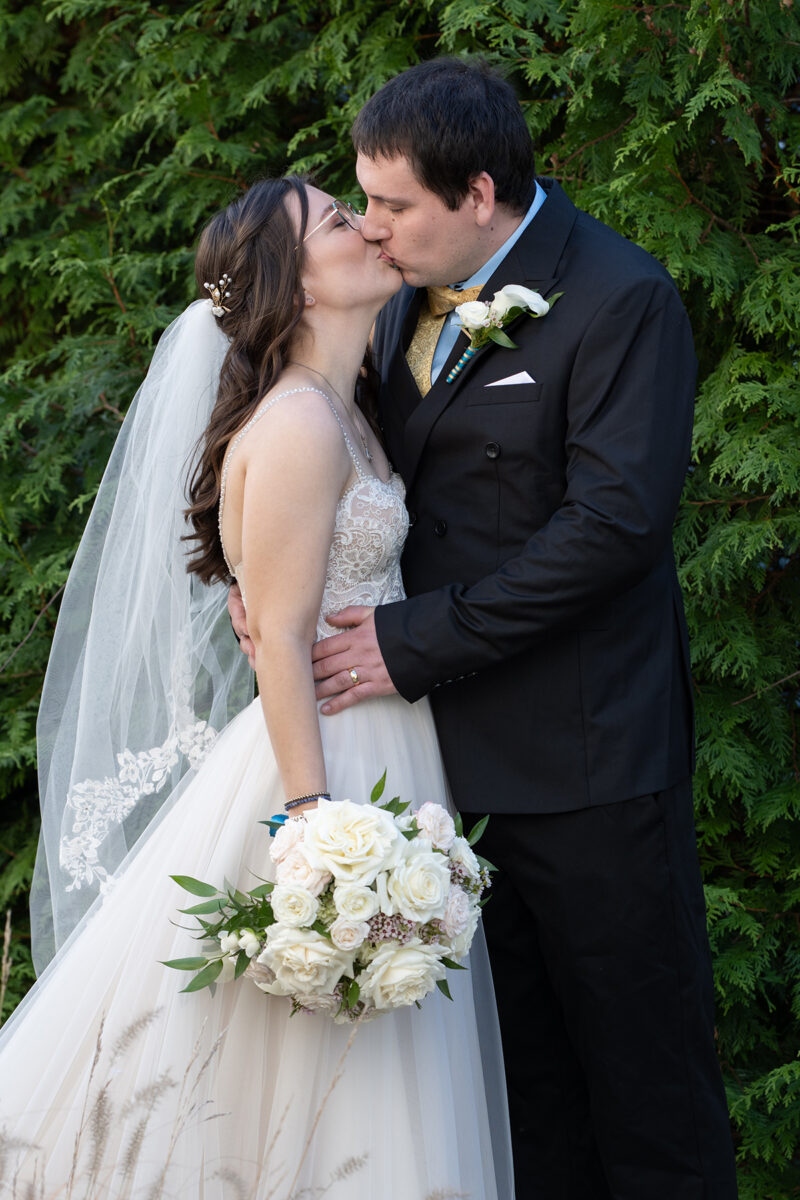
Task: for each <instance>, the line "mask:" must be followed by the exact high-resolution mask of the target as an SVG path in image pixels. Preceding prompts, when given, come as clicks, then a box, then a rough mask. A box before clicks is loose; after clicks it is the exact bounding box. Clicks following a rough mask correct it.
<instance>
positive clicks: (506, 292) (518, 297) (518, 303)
mask: <svg viewBox="0 0 800 1200" xmlns="http://www.w3.org/2000/svg"><path fill="white" fill-rule="evenodd" d="M495 302H496V303H497V306H498V309H499V307H500V306H501V305H503V304H505V306H506V307H505V310H504V311H505V312H508V310H509V308H528V309H530V311H531V312H532V313H534V314H535V315H536V316H537V317H543V316H544V315H545V313H548V312H549V311H550V305H549V304H548V302H547V301H546V300H545V298H544V296H542V295H540V294H539V292H534V291H532V290H531V289H530V288H526V287H523V286H522V284H521V283H507V284H506V286H505V287H504V288H501V289H500V291H499V292H495V294H494V300H493V301H492V305H493V306H494V304H495Z"/></svg>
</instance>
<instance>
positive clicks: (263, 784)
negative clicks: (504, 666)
mask: <svg viewBox="0 0 800 1200" xmlns="http://www.w3.org/2000/svg"><path fill="white" fill-rule="evenodd" d="M264 411H266V410H261V412H260V413H259V414H258V416H259V417H260V416H261V415H263V412H264ZM348 445H349V443H348ZM350 452H351V455H352V457H353V460H354V463H355V467H356V472H357V475H358V479H357V482H356V483H355V484H354V485H353V486H352V487H350V488H349V489H348V490H347V491H346V492H345V493H344V494H343V496H342V497H341V499H340V502H339V505H338V509H337V517H336V523H335V533H334V538H333V543H332V546H331V551H330V558H329V565H328V572H327V580H326V586H325V593H324V597H323V604H322V610H321V611H322V613H323V614H324V613H331V612H334V611H336V610H338V609H341V608H343V607H344V606H345V605H347V604H353V603H357V604H369V605H373V604H380V603H382V602H386V601H391V600H396V599H399V598H401V597H402V594H403V592H402V583H401V577H400V566H399V559H400V552H401V549H402V543H403V539H404V536H405V533H406V529H407V516H406V511H405V507H404V504H403V485H402V482H401V481H400V479H399V477H398V476H397V475H393V476H392V477H391V479H390V480H389V482H388V483H384V482H382V481H381V480H379V479H376V478H375V477H373V476H369V475H367V474H366V473H365V472H364V470H363V469H362V467H361V466H360V465H359V463H358V458H357V456H356V455H355V454H353V451H352V447H350ZM289 552H290V550H289V549H288V548H287V553H289ZM330 632H335V631H334V630H332V629H331V628H330V627H329V626H328V625H326V623H325V621H324V619H323V617H322V616H321V617H320V621H319V625H318V630H317V633H318V636H320V637H321V636H324V635H325V634H327V633H330ZM320 729H321V731H322V740H323V746H324V752H325V761H326V765H327V772H328V785H329V790H330V792H331V794H332V795H333V797H334V798H339V799H343V798H345V797H349V798H351V799H353V800H356V801H359V802H366V801H367V799H368V797H369V794H370V791H371V788H372V786H373V785H374V783H375V782H376V780H377V779H378V778H379V777H380V775H381V774H382V773H383V771H384V769H388V776H387V787H388V795H396V794H399V795H400V796H402V797H403V798H405V799H410V800H412V801H413V803H414V805H415V806H418V805H419V804H421V803H423V802H424V801H426V800H435V801H438V802H440V803H443V804H447V803H448V799H447V789H446V783H445V778H444V775H443V771H442V765H441V759H440V756H439V751H438V747H437V743H436V737H435V734H434V728H433V723H432V719H431V714H430V710H429V707H428V704H427V702H426V701H421V702H419V703H417V704H414V705H409V704H407V703H406V702H405V701H403V700H402V699H400V698H399V697H397V696H392V697H387V698H385V699H380V700H372V701H367V702H365V703H362V704H360V705H358V706H356V707H354V708H351V709H348V710H346V711H345V712H343V713H340V714H339V715H337V716H335V717H327V718H321V719H320ZM131 749H132V750H134V751H136V750H140V749H141V747H132V748H131ZM283 800H284V796H283V793H282V789H281V784H280V780H279V777H278V771H277V767H276V763H275V758H274V756H273V752H272V749H271V746H270V743H269V739H268V737H267V733H266V729H265V724H264V719H263V715H262V711H261V706H260V702H259V700H258V699H256V700H255V701H254V702H253V703H252V704H251V705H250V706H249V707H248V708H246V709H245V710H244V711H243V712H242V713H240V715H239V716H238V717H236V718H235V719H234V720H233V721H232V722H231V723H230V724H229V725H228V726H227V728H226V729H225V730H224V731H223V732H222V733H221V734H220V735H219V737H218V738H217V739H216V741H214V743H213V744H212V745H211V747H210V749H209V751H208V753H207V755H206V756H205V758H204V760H203V762H202V764H201V765H200V766H199V767H198V768H197V769H196V770H195V771H194V772H193V773H192V774H191V775H190V776H188V777H186V778H185V779H184V780H183V781H182V782H181V784H180V785H179V787H178V788H177V789H176V790H175V792H173V794H172V796H171V797H170V798H169V800H168V801H167V802H166V803H165V804H164V805H163V807H162V808H161V810H160V812H159V813H158V815H157V817H156V818H154V820H153V821H152V823H151V825H150V826H149V828H148V829H147V831H146V832H145V834H143V836H142V837H141V838H140V840H139V842H138V843H137V844H136V846H135V847H134V849H133V851H131V853H130V854H129V855H128V857H127V859H126V860H125V862H124V863H123V864H122V866H121V868H120V869H119V870H118V872H117V873H116V875H115V876H114V878H113V880H112V882H111V886H110V887H109V888H107V889H105V895H104V896H103V897H101V898H100V899H99V900H97V901H96V902H95V904H94V906H93V907H92V908H91V909H90V911H89V913H88V914H87V916H86V917H85V918H84V919H83V921H82V922H81V923H80V925H79V926H78V928H77V929H76V930H75V932H74V933H73V935H72V936H71V938H70V939H69V941H68V942H67V943H66V944H65V946H64V947H63V948H62V950H61V951H60V952H59V954H58V955H57V956H56V958H55V959H54V960H53V962H52V963H51V964H50V966H49V967H48V968H47V970H46V971H45V972H44V973H43V975H42V976H41V978H40V979H39V981H38V982H37V984H36V985H35V987H34V988H33V989H32V991H31V993H30V994H29V995H28V996H27V997H26V998H25V1000H24V1001H23V1003H22V1004H21V1005H20V1006H19V1008H18V1009H17V1011H16V1012H15V1013H14V1015H13V1016H12V1018H11V1020H10V1021H9V1022H8V1023H7V1025H6V1026H5V1027H4V1028H3V1029H2V1030H0V1196H4V1197H5V1196H8V1197H11V1196H14V1197H20V1200H22V1198H23V1197H29V1196H30V1197H31V1198H32V1200H33V1198H36V1200H38V1198H40V1197H41V1198H44V1197H48V1198H49V1197H56V1196H57V1197H72V1198H73V1200H95V1198H102V1200H123V1198H127V1197H130V1198H132V1200H138V1198H142V1200H156V1198H160V1197H164V1198H167V1197H169V1198H174V1200H195V1198H197V1200H229V1198H230V1200H234V1198H235V1200H240V1198H241V1200H244V1198H245V1197H246V1198H247V1200H301V1198H302V1200H316V1198H317V1197H322V1196H325V1197H326V1198H329V1200H445V1198H449V1197H453V1198H454V1200H455V1197H469V1198H470V1200H512V1197H513V1183H512V1172H511V1154H510V1141H509V1136H508V1119H507V1112H506V1102H505V1091H504V1086H505V1085H504V1078H503V1069H502V1055H501V1050H500V1040H499V1033H498V1028H497V1018H496V1013H495V1008H494V998H493V993H492V989H491V980H490V976H489V968H488V960H487V957H486V952H485V947H484V943H483V937H482V933H481V932H480V931H479V932H478V934H477V936H476V939H475V943H474V945H473V951H472V954H471V960H470V970H469V971H459V972H455V971H453V972H449V973H448V974H449V983H450V988H451V991H452V994H453V998H454V1000H453V1002H452V1003H451V1002H450V1001H448V1000H447V999H446V998H445V997H444V996H442V995H441V994H440V993H439V992H438V991H437V992H435V993H434V994H432V995H430V996H429V997H428V998H427V999H426V1000H425V1001H424V1002H423V1004H422V1006H421V1008H420V1009H416V1008H411V1009H404V1010H400V1011H396V1012H393V1013H389V1014H386V1015H383V1016H381V1017H379V1018H378V1019H376V1020H374V1021H372V1022H369V1023H366V1024H364V1025H362V1026H360V1027H359V1028H358V1029H357V1030H356V1032H355V1036H354V1037H353V1038H352V1044H350V1040H351V1033H352V1030H351V1028H350V1027H347V1026H340V1025H335V1024H333V1022H332V1021H330V1019H329V1018H327V1017H325V1016H324V1015H313V1016H312V1015H302V1014H301V1015H297V1016H294V1017H290V1015H289V1014H290V1008H289V1002H288V1001H287V1000H285V999H282V998H274V997H268V996H265V995H264V994H263V993H262V992H260V991H259V990H258V989H257V988H256V987H255V986H254V985H253V984H252V983H251V982H250V981H249V980H247V979H241V980H239V981H237V982H235V983H228V984H224V985H221V986H218V987H217V988H216V991H215V993H214V994H213V995H212V994H211V993H210V992H209V991H207V990H206V991H202V992H199V993H191V994H187V995H182V994H180V991H179V989H180V988H181V987H183V986H184V985H185V983H186V982H187V980H188V978H189V976H188V975H186V974H182V973H178V972H176V971H174V970H170V969H167V968H165V967H164V966H162V965H161V962H162V961H163V960H165V959H172V958H180V957H184V956H188V955H192V954H194V953H197V949H196V945H195V943H194V942H193V940H192V937H191V934H190V932H189V931H188V930H186V929H182V928H181V927H180V924H179V922H181V921H183V922H185V923H188V922H189V921H190V920H191V919H190V918H182V917H181V916H180V915H179V914H178V912H177V910H178V908H179V907H186V906H188V905H189V904H191V903H192V898H191V897H188V896H187V894H186V893H185V892H183V891H181V889H180V888H179V887H178V886H177V885H176V884H175V883H173V881H172V880H171V879H170V878H169V876H170V875H171V874H184V875H192V876H195V877H197V878H200V879H202V880H205V881H208V882H213V883H214V884H216V885H218V886H220V885H222V883H223V880H226V881H230V882H232V883H235V884H237V885H239V886H240V887H244V888H248V887H251V886H254V885H255V883H256V882H257V878H256V877H265V876H266V877H268V876H269V875H270V864H269V858H268V849H269V837H268V834H267V831H266V829H265V827H264V826H263V825H260V824H258V822H259V821H262V820H264V819H265V818H266V817H268V816H269V815H271V814H273V813H277V812H281V811H283V808H282V806H283ZM97 803H98V804H102V800H101V799H98V801H97ZM100 816H101V817H102V814H100ZM100 826H101V827H102V820H100ZM86 837H87V838H89V834H88V833H87V834H86ZM79 840H80V839H79ZM80 850H81V847H80V846H78V847H76V846H75V845H74V844H73V845H72V847H71V852H72V853H73V854H74V853H80ZM85 851H86V853H89V854H90V853H91V845H90V844H87V845H86V846H85Z"/></svg>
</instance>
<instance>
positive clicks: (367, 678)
mask: <svg viewBox="0 0 800 1200" xmlns="http://www.w3.org/2000/svg"><path fill="white" fill-rule="evenodd" d="M374 612H375V610H374V609H373V608H363V607H361V606H359V605H355V604H354V605H351V606H350V607H349V608H344V609H342V611H341V612H338V613H335V614H333V616H326V618H325V619H326V621H327V622H328V624H329V625H334V626H336V627H337V628H342V629H343V630H344V632H343V633H337V634H334V635H333V636H332V637H327V638H323V639H322V640H321V641H319V642H316V643H315V645H314V646H313V647H312V651H311V658H312V662H313V665H314V681H315V684H316V691H317V699H318V700H325V701H326V703H325V704H323V706H322V710H321V711H322V712H323V713H324V715H325V716H326V717H328V716H332V715H333V714H334V713H338V712H341V711H342V710H343V709H345V708H352V707H353V705H354V704H358V703H359V702H360V701H361V700H370V699H372V698H373V697H374V696H391V695H393V694H394V693H395V692H396V691H397V689H396V688H395V686H394V684H393V683H392V680H391V677H390V675H389V672H388V671H387V670H386V665H385V663H384V661H383V655H382V654H381V651H380V647H379V645H378V639H377V637H376V635H375V617H374Z"/></svg>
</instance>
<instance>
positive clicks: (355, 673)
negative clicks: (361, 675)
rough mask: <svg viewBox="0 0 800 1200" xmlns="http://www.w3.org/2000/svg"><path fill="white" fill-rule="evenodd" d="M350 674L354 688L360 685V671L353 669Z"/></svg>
mask: <svg viewBox="0 0 800 1200" xmlns="http://www.w3.org/2000/svg"><path fill="white" fill-rule="evenodd" d="M348 674H349V676H350V678H351V679H352V681H353V687H355V686H356V684H357V683H358V671H357V670H356V669H355V667H351V668H350V670H349V672H348Z"/></svg>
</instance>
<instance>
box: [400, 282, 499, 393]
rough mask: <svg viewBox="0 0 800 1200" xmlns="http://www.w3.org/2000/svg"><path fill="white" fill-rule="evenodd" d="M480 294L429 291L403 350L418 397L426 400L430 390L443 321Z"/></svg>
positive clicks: (476, 290)
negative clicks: (414, 327)
mask: <svg viewBox="0 0 800 1200" xmlns="http://www.w3.org/2000/svg"><path fill="white" fill-rule="evenodd" d="M480 292H481V288H480V287H471V288H463V289H462V290H461V291H460V292H459V291H456V289H455V288H449V287H429V288H428V302H427V304H425V303H423V305H422V307H421V308H420V310H419V317H418V319H417V328H416V329H415V330H414V336H413V337H412V339H411V342H410V343H409V347H408V349H407V350H406V361H407V363H408V365H409V368H410V370H411V374H412V375H413V376H414V379H415V380H416V384H417V387H418V388H419V391H420V395H421V396H427V394H428V392H429V391H430V390H431V366H432V364H433V355H434V352H435V350H436V343H437V342H438V341H439V334H440V333H441V332H442V326H443V325H444V321H445V317H446V316H447V314H448V313H449V312H452V311H453V309H454V308H455V307H456V306H457V305H459V304H466V303H467V301H469V300H477V299H478V296H479V295H480Z"/></svg>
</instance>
